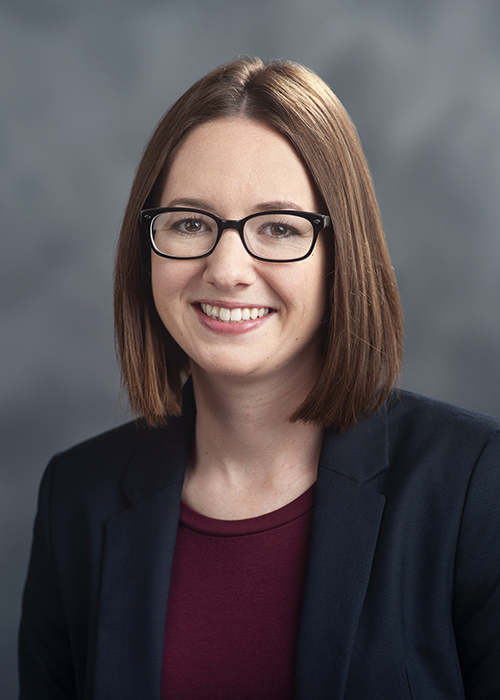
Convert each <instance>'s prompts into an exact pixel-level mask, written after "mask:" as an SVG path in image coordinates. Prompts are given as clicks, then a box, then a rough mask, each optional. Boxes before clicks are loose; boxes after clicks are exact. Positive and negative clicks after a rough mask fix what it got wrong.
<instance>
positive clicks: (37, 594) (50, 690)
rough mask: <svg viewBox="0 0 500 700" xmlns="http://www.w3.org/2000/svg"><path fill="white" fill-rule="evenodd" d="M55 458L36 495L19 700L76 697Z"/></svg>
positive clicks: (21, 636)
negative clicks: (54, 549) (54, 529)
mask: <svg viewBox="0 0 500 700" xmlns="http://www.w3.org/2000/svg"><path fill="white" fill-rule="evenodd" d="M55 462H56V458H53V459H52V460H51V462H50V463H49V465H48V467H47V469H46V471H45V473H44V476H43V478H42V482H41V485H40V490H39V496H38V511H37V515H36V519H35V525H34V532H33V544H32V549H31V557H30V563H29V567H28V575H27V579H26V584H25V588H24V595H23V605H22V616H21V625H20V631H19V682H20V695H19V698H20V700H49V699H50V700H69V699H70V698H71V699H72V700H73V699H74V698H76V697H77V692H76V687H75V674H74V670H73V660H72V654H71V647H70V640H69V636H68V630H67V625H66V618H65V612H64V607H63V601H62V598H61V594H60V589H59V586H58V581H57V575H56V571H55V567H54V562H53V559H52V553H51V533H50V500H51V495H50V494H51V483H52V479H53V473H54V467H55Z"/></svg>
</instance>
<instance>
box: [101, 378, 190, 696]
mask: <svg viewBox="0 0 500 700" xmlns="http://www.w3.org/2000/svg"><path fill="white" fill-rule="evenodd" d="M194 419H195V409H194V398H193V392H192V386H191V382H188V383H187V385H186V387H185V389H184V392H183V415H182V416H181V417H179V418H172V419H170V420H169V422H168V425H167V426H166V428H162V429H156V430H146V431H145V434H144V437H143V439H142V441H141V442H140V443H139V446H138V448H137V450H136V452H135V454H134V455H133V456H132V458H131V461H130V463H129V465H128V467H127V470H126V472H125V476H124V479H123V482H122V488H123V490H124V492H125V494H126V496H127V499H128V501H129V503H130V507H128V508H127V509H125V510H124V511H122V512H121V513H118V514H117V515H115V516H113V517H111V518H110V519H109V520H108V521H107V522H106V523H105V528H104V552H103V559H102V569H101V587H100V596H99V612H98V621H97V639H96V648H95V674H94V692H93V694H92V693H91V694H90V697H92V698H95V700H112V699H113V698H120V700H137V699H138V698H159V697H160V687H161V661H162V652H163V639H164V634H165V616H166V611H167V598H168V589H169V584H170V573H171V569H172V560H173V555H174V549H175V539H176V535H177V525H178V522H179V512H180V502H181V495H182V483H183V480H184V471H185V465H186V460H187V456H188V451H189V447H190V444H191V440H192V437H193V431H194V422H195V421H194Z"/></svg>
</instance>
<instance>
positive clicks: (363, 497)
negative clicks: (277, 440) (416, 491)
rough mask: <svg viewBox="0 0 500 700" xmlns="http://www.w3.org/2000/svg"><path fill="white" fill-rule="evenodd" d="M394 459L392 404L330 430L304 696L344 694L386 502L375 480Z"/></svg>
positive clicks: (304, 651) (302, 654) (311, 574)
mask: <svg viewBox="0 0 500 700" xmlns="http://www.w3.org/2000/svg"><path fill="white" fill-rule="evenodd" d="M387 466H388V447H387V430H386V415H385V411H382V412H380V413H378V414H376V415H375V416H373V417H371V418H366V419H363V420H362V421H360V423H359V424H358V425H357V426H356V427H355V428H353V429H351V430H349V431H346V432H344V433H338V432H335V431H325V436H324V440H323V447H322V451H321V456H320V461H319V469H318V479H317V484H316V497H315V505H314V514H313V526H312V532H311V541H310V545H309V555H308V566H307V576H306V585H305V591H304V600H303V605H302V617H301V624H300V631H299V641H298V646H297V662H296V691H295V692H296V698H297V700H309V699H310V698H315V699H316V698H317V699H318V700H320V699H321V698H337V700H342V698H344V693H345V688H346V683H347V677H348V671H349V663H350V659H351V654H352V650H353V646H354V641H355V637H356V631H357V628H358V623H359V619H360V616H361V611H362V608H363V603H364V599H365V595H366V591H367V588H368V582H369V579H370V574H371V569H372V563H373V558H374V554H375V550H376V544H377V538H378V533H379V529H380V523H381V519H382V513H383V509H384V504H385V497H384V496H383V495H381V494H379V493H376V492H375V491H372V490H370V488H369V487H368V486H367V484H368V482H369V481H370V479H372V478H373V477H374V476H375V475H376V474H378V473H380V472H381V471H383V470H384V469H386V468H387Z"/></svg>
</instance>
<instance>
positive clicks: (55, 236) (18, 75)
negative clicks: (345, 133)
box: [0, 0, 500, 698]
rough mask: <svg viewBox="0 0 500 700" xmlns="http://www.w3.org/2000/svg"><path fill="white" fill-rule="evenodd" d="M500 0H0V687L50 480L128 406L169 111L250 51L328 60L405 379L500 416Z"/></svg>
mask: <svg viewBox="0 0 500 700" xmlns="http://www.w3.org/2000/svg"><path fill="white" fill-rule="evenodd" d="M499 29H500V3H499V2H498V0H418V2H417V1H415V0H408V1H404V0H400V1H398V0H348V1H346V2H336V1H335V0H328V1H327V0H307V2H305V1H302V2H299V1H298V0H252V1H251V2H250V1H249V0H248V1H245V2H241V3H240V2H234V1H233V2H230V1H229V0H219V1H215V2H211V1H207V0H195V1H189V0H167V1H161V0H122V1H121V2H119V1H118V0H87V2H77V0H2V1H1V2H0V81H1V84H0V95H1V97H0V104H1V106H0V109H1V112H0V126H1V145H0V158H1V160H0V199H1V212H2V214H1V245H2V247H1V250H2V254H1V256H0V266H1V268H2V276H1V314H2V318H1V348H2V363H1V387H2V389H1V412H2V416H1V418H2V420H1V431H2V434H1V440H0V450H1V487H0V498H1V510H0V517H1V524H2V527H1V541H0V542H1V557H2V561H1V569H0V571H1V573H0V576H1V579H2V594H1V596H0V604H1V624H2V629H1V637H0V641H1V647H0V679H1V680H0V684H1V686H0V695H1V696H2V698H9V697H14V696H15V693H16V680H15V678H16V675H15V670H14V668H15V666H14V664H15V661H14V658H15V638H16V629H17V623H18V617H19V605H20V594H21V588H22V582H23V579H24V575H25V570H26V564H27V558H28V552H29V541H30V537H31V527H32V520H33V516H34V510H35V499H36V489H37V485H38V482H39V479H40V476H41V473H42V469H43V467H44V465H45V463H46V461H47V460H48V458H49V457H50V455H51V454H52V453H54V451H56V450H60V449H62V448H65V447H68V446H69V445H71V444H72V443H74V442H76V441H79V440H82V439H84V438H85V437H88V436H90V435H92V434H94V433H96V432H99V431H102V430H105V429H107V428H109V427H111V426H112V425H114V424H115V423H116V422H118V421H121V420H123V419H124V417H125V411H124V409H120V408H119V407H117V395H118V372H117V369H116V364H115V358H114V349H113V332H112V310H111V291H112V289H111V287H112V285H111V277H112V267H113V255H114V246H115V242H116V237H117V232H118V228H119V224H120V220H121V216H122V211H123V207H124V204H125V201H126V198H127V192H128V189H129V187H130V184H131V181H132V177H133V173H134V169H135V167H136V165H137V162H138V160H139V157H140V155H141V152H142V149H143V147H144V145H145V142H146V140H147V138H148V136H149V134H150V133H151V131H152V129H153V127H154V125H155V124H156V122H157V121H158V120H159V118H160V117H161V115H162V113H163V112H164V111H165V109H166V108H167V107H168V106H169V105H170V104H171V103H172V102H173V100H174V99H175V98H177V97H178V96H179V95H180V94H181V93H182V92H183V91H184V90H185V89H186V88H187V87H188V86H189V85H190V84H191V83H192V82H194V80H195V79H197V78H198V77H200V76H201V75H202V74H203V73H205V72H207V71H208V70H210V69H211V68H213V67H215V66H217V65H219V64H220V63H223V62H225V61H227V60H229V59H231V58H233V57H234V56H236V55H238V54H240V53H252V54H257V55H259V56H261V57H262V58H264V59H268V58H277V57H285V58H291V59H294V60H297V61H299V62H302V63H305V64H306V65H308V66H310V67H311V68H313V69H314V70H316V71H317V72H318V73H319V74H320V75H321V76H322V77H323V78H324V79H325V80H326V81H327V82H328V83H329V84H330V85H331V86H332V87H333V89H334V90H335V92H337V94H338V95H339V97H340V98H341V100H342V101H343V102H344V104H345V106H346V107H347V109H348V111H349V112H350V114H351V116H352V118H353V120H354V122H355V123H356V125H357V127H358V129H359V132H360V135H361V139H362V142H363V144H364V147H365V151H366V154H367V157H368V160H369V163H370V165H371V168H372V172H373V176H374V181H375V188H376V191H377V193H378V197H379V201H380V205H381V210H382V215H383V219H384V223H385V228H386V233H387V238H388V240H389V246H390V249H391V252H392V255H393V262H394V266H395V269H396V273H397V277H398V281H399V285H400V289H401V294H402V298H403V304H404V308H405V314H406V360H405V365H404V372H403V386H404V387H405V388H409V389H412V390H416V391H419V392H422V393H426V394H430V395H432V396H435V397H438V398H441V399H445V400H448V401H452V402H455V403H459V404H463V405H465V406H468V407H470V408H474V409H477V410H480V411H484V412H489V413H493V414H496V415H500V323H499V310H498V302H499V299H500V294H499V292H500V275H499V273H498V265H499V252H500V239H499V226H498V222H499V220H500V196H499V195H500V187H499V185H500V84H499V79H500V35H499Z"/></svg>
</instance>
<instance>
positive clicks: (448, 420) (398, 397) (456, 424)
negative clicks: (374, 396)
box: [387, 389, 500, 438]
mask: <svg viewBox="0 0 500 700" xmlns="http://www.w3.org/2000/svg"><path fill="white" fill-rule="evenodd" d="M387 413H388V421H389V423H391V422H392V423H395V424H399V423H400V424H403V425H406V426H408V427H409V426H410V425H412V424H414V425H415V426H419V427H420V428H422V429H427V430H429V429H435V430H438V431H439V432H442V431H443V430H451V431H457V430H459V431H465V432H466V433H467V434H468V435H477V436H483V437H486V438H488V437H491V436H493V435H494V434H495V433H497V432H498V431H499V430H500V419H498V418H496V417H494V416H490V415H487V414H485V413H479V412H477V411H472V410H470V409H467V408H462V407H461V406H455V405H454V404H451V403H446V402H445V401H439V400H437V399H431V398H429V397H428V396H423V395H421V394H415V393H413V392H411V391H405V390H402V389H400V390H394V391H393V392H391V394H390V396H389V399H388V401H387Z"/></svg>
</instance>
